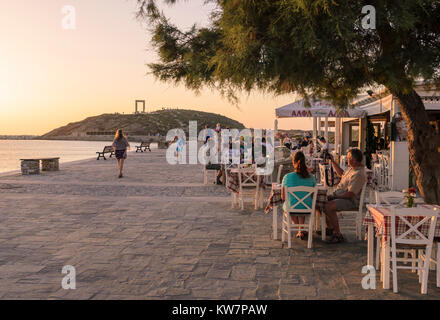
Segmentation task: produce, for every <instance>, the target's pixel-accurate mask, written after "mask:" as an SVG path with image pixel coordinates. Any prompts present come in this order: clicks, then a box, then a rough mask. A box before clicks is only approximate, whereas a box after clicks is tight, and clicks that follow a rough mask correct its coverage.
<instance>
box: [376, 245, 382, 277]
mask: <svg viewBox="0 0 440 320" xmlns="http://www.w3.org/2000/svg"><path fill="white" fill-rule="evenodd" d="M380 250H381V243H380V237H377V239H376V270H379V262H380Z"/></svg>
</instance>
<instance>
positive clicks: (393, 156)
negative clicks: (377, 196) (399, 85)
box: [389, 99, 409, 191]
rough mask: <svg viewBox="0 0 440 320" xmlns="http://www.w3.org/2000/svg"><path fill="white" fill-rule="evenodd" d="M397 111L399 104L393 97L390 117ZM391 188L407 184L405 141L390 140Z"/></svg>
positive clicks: (399, 188)
mask: <svg viewBox="0 0 440 320" xmlns="http://www.w3.org/2000/svg"><path fill="white" fill-rule="evenodd" d="M397 112H399V105H398V104H397V103H396V101H395V100H394V99H393V101H392V103H391V112H390V118H391V119H392V118H393V116H394V115H395V114H396V113H397ZM390 161H391V163H390V167H391V168H390V170H391V177H389V178H390V179H391V190H393V191H402V190H403V189H406V188H408V185H409V174H408V172H409V151H408V142H407V141H400V142H397V141H391V150H390Z"/></svg>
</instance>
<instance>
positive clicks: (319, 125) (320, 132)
mask: <svg viewBox="0 0 440 320" xmlns="http://www.w3.org/2000/svg"><path fill="white" fill-rule="evenodd" d="M318 136H319V137H320V136H322V130H321V117H318Z"/></svg>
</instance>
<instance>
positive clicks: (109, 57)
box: [0, 0, 311, 134]
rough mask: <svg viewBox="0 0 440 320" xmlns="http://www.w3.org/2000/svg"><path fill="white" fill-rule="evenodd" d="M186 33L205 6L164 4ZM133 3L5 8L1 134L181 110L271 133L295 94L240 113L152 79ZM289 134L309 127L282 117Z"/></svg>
mask: <svg viewBox="0 0 440 320" xmlns="http://www.w3.org/2000/svg"><path fill="white" fill-rule="evenodd" d="M65 5H72V6H74V8H75V9H76V29H75V30H65V29H63V28H62V23H61V22H62V20H63V17H64V15H63V13H62V12H61V9H62V8H63V6H65ZM162 7H163V9H164V11H165V13H166V14H167V15H168V16H169V17H170V18H171V20H172V21H173V22H175V23H176V24H178V25H179V26H181V27H188V26H190V25H191V24H192V23H198V24H199V25H203V24H206V23H207V21H208V18H207V17H208V16H207V13H208V12H209V11H210V7H208V6H206V5H203V0H190V1H181V4H178V5H175V6H173V7H167V6H164V5H162ZM135 9H136V1H135V0H69V1H67V0H38V1H35V0H33V1H29V0H14V1H1V2H0V43H1V45H0V134H43V133H45V132H48V131H50V130H52V129H54V128H56V127H59V126H62V125H65V124H67V123H69V122H75V121H80V120H83V119H84V118H86V117H89V116H94V115H99V114H102V113H114V112H120V113H132V112H133V111H134V101H135V100H136V99H145V100H146V104H147V110H148V111H151V110H155V109H161V108H162V107H178V108H182V109H183V108H186V109H195V110H203V111H207V112H215V113H220V114H223V115H225V116H228V117H231V118H233V119H236V120H238V121H240V122H242V123H244V125H245V126H247V127H256V128H257V127H258V128H271V127H273V121H274V108H275V107H279V106H282V105H285V104H287V103H290V102H293V101H294V100H295V99H296V97H295V96H293V95H292V96H283V97H276V98H275V97H273V96H263V95H262V94H258V93H255V94H252V95H251V96H250V97H247V96H243V97H242V99H241V104H240V108H239V109H238V108H237V107H236V106H234V105H232V104H231V103H229V102H228V101H227V100H226V99H224V98H222V97H221V96H220V95H219V94H218V93H216V92H211V91H210V90H206V91H203V92H202V93H201V94H200V95H196V94H195V93H194V92H192V91H188V90H186V89H185V88H184V87H183V86H179V87H175V86H173V85H171V84H166V83H161V82H159V81H157V80H155V79H154V78H153V76H151V75H148V74H147V73H148V72H149V70H148V68H147V67H146V64H147V63H151V62H154V61H155V60H156V56H155V54H154V52H153V50H152V48H151V46H150V44H149V39H150V37H149V34H148V31H147V29H146V27H145V26H143V25H142V24H141V23H140V22H139V21H137V20H136V19H135V16H134V15H135ZM280 127H281V128H285V129H310V127H311V121H310V120H308V119H305V120H290V119H287V120H286V119H283V120H281V121H280Z"/></svg>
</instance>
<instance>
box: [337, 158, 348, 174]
mask: <svg viewBox="0 0 440 320" xmlns="http://www.w3.org/2000/svg"><path fill="white" fill-rule="evenodd" d="M339 166H340V167H341V169H342V170H344V171H345V169H347V156H346V155H343V156H341V161H340V163H339Z"/></svg>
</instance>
